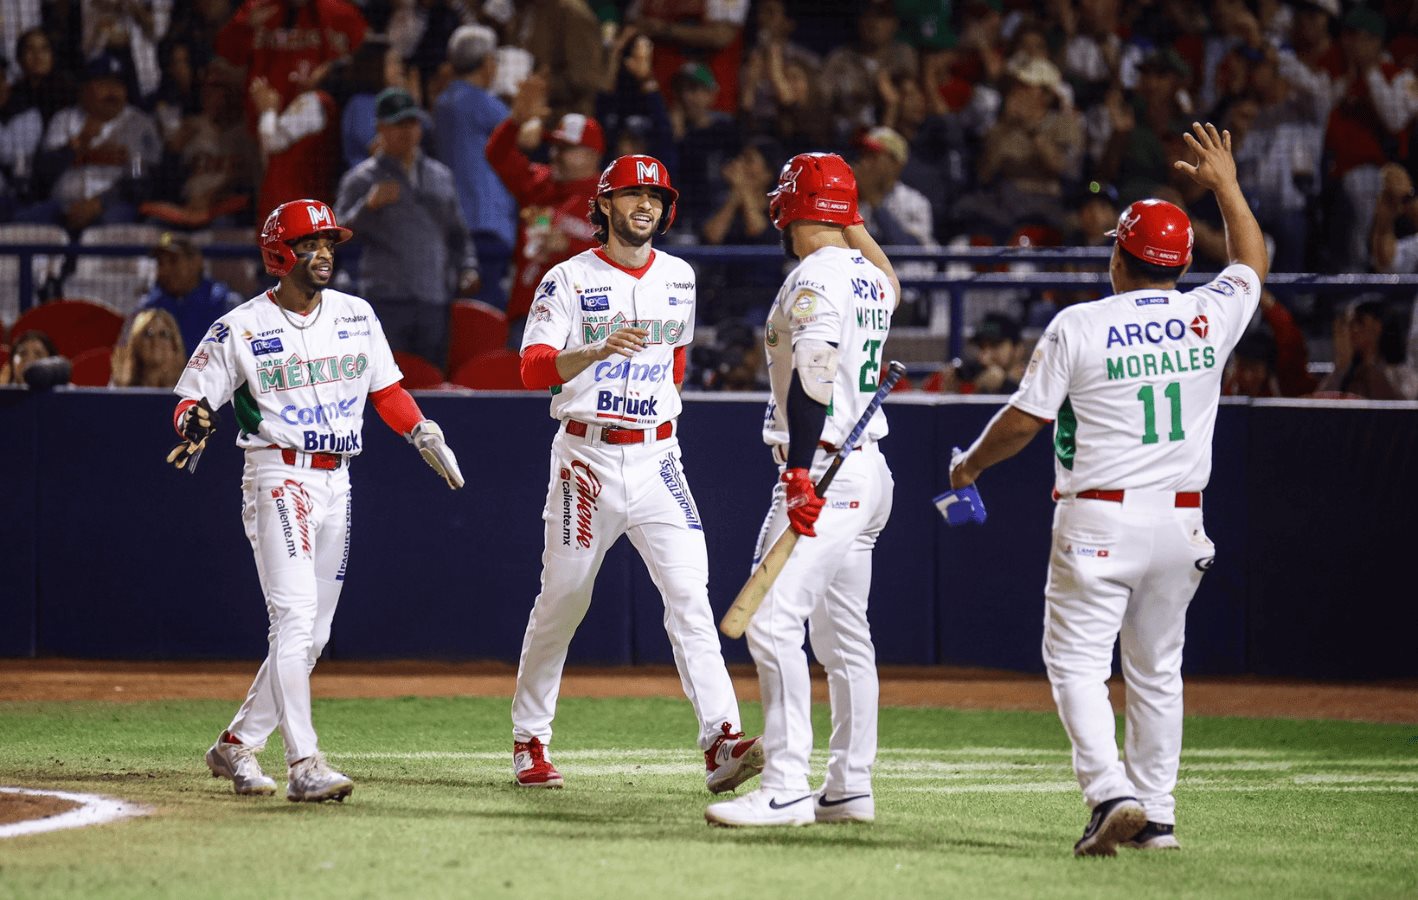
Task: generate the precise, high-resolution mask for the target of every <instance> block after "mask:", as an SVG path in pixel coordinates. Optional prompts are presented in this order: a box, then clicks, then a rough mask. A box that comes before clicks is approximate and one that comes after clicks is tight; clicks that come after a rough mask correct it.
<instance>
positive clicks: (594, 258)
mask: <svg viewBox="0 0 1418 900" xmlns="http://www.w3.org/2000/svg"><path fill="white" fill-rule="evenodd" d="M678 196H679V192H678V191H676V190H675V189H674V188H673V187H672V186H671V185H670V174H669V172H668V171H667V170H666V169H665V167H664V165H663V164H662V163H661V162H660V161H659V160H656V159H654V158H653V157H649V156H638V155H636V156H622V157H620V158H619V159H617V160H615V161H614V162H612V163H611V164H610V165H609V166H607V167H606V169H605V171H604V172H602V173H601V178H600V182H599V184H598V186H597V189H596V197H595V199H594V200H592V202H591V204H590V214H589V218H590V222H591V225H592V227H593V228H594V229H595V231H596V236H597V239H598V240H599V241H601V246H600V247H598V248H596V249H594V250H587V251H584V252H582V253H579V254H577V255H576V256H573V257H572V258H571V259H568V260H566V261H565V262H561V263H558V264H557V265H556V266H553V267H552V269H551V271H550V272H548V273H547V276H546V278H545V279H544V280H543V281H542V282H541V284H540V285H539V286H538V288H537V292H536V296H535V298H534V300H533V302H532V307H531V312H530V314H529V315H528V317H527V329H526V331H525V333H524V335H523V338H522V380H523V382H524V383H525V384H526V385H527V387H529V388H549V389H550V390H551V395H552V399H551V415H552V418H554V419H558V420H559V421H560V422H561V427H560V428H559V429H558V430H557V435H556V438H555V439H554V440H553V441H552V447H551V476H550V483H549V485H548V487H547V505H546V509H544V510H543V511H542V519H543V521H545V523H546V548H545V550H544V552H543V554H542V590H541V593H540V594H538V595H537V600H536V603H535V605H534V606H533V607H532V614H531V617H530V619H529V620H528V621H527V633H526V637H525V638H524V639H523V641H522V658H521V661H520V663H519V664H518V668H517V691H516V694H515V695H514V696H513V699H512V740H513V751H512V767H513V771H514V773H515V774H516V776H517V783H518V784H519V785H522V786H524V787H545V788H559V787H561V786H562V777H561V774H560V773H559V772H557V770H556V768H555V767H554V766H553V765H552V763H551V759H550V758H549V757H548V755H547V749H546V748H547V744H549V743H550V742H551V736H552V728H551V722H552V717H553V715H554V714H555V712H556V698H557V693H558V691H559V690H560V687H561V670H562V667H563V666H564V665H565V663H566V648H567V645H568V644H569V643H570V642H571V636H572V634H574V633H575V631H576V626H577V625H578V624H579V623H580V622H581V619H582V617H583V616H585V614H586V608H587V606H588V605H589V604H590V602H591V588H592V586H593V584H594V582H595V579H596V572H597V570H599V569H600V566H601V560H602V559H603V558H604V557H605V554H606V551H607V550H609V549H610V547H611V545H612V544H614V543H615V542H616V541H617V540H619V539H620V536H621V535H623V534H624V535H629V537H630V542H631V543H632V544H634V545H635V549H636V550H637V551H639V553H640V556H641V558H642V559H644V560H645V564H646V566H647V567H648V568H649V570H650V577H651V578H652V579H653V580H654V582H655V586H656V587H658V588H659V589H660V594H661V595H662V596H663V597H664V602H665V631H666V632H667V633H668V634H669V637H670V644H671V645H672V646H673V648H674V657H675V665H676V667H678V669H679V674H680V681H681V682H682V684H683V685H684V692H685V694H686V695H687V696H688V697H689V700H690V703H691V704H693V706H694V714H695V716H696V718H697V719H698V720H699V746H700V749H701V750H703V751H704V762H705V768H706V772H705V781H706V783H707V785H708V787H709V790H710V791H712V792H714V793H716V794H717V793H721V792H723V791H728V790H732V789H734V788H736V787H738V786H739V785H740V784H742V783H743V782H744V781H746V780H747V779H749V778H751V777H753V776H754V775H756V774H758V772H759V771H760V770H761V769H762V768H763V747H762V745H761V744H760V742H759V740H758V738H745V737H744V736H743V732H742V731H741V730H740V729H739V727H738V725H739V710H738V700H737V698H736V697H735V696H734V686H733V683H732V682H731V681H730V680H729V673H728V670H726V669H725V668H724V659H723V656H722V654H721V653H720V649H719V636H718V633H717V632H716V631H715V627H714V618H713V614H712V612H711V611H710V609H709V589H708V582H709V563H708V555H707V552H706V550H705V546H704V531H703V526H702V524H701V522H700V518H699V510H698V508H697V507H696V506H695V503H694V496H693V495H692V494H691V493H690V490H689V482H688V480H687V479H686V477H685V472H684V467H683V465H682V464H681V462H680V450H679V441H678V439H677V438H676V436H675V431H676V427H677V423H676V418H677V417H678V416H679V413H680V408H681V401H680V396H679V385H680V384H681V383H682V382H683V379H684V365H685V348H686V347H688V346H689V343H690V341H691V340H693V338H694V304H695V277H694V270H693V269H691V268H690V267H689V264H688V263H686V262H684V261H683V260H681V259H678V258H676V257H673V256H670V255H669V254H668V253H664V252H660V251H656V250H654V249H652V247H651V241H652V239H653V237H654V236H655V235H656V234H664V233H665V231H666V230H667V229H668V228H669V227H670V223H671V222H673V221H674V216H675V200H676V199H677V198H678Z"/></svg>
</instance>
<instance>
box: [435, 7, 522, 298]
mask: <svg viewBox="0 0 1418 900" xmlns="http://www.w3.org/2000/svg"><path fill="white" fill-rule="evenodd" d="M496 49H497V40H496V38H495V36H494V35H493V32H492V29H490V28H484V27H483V26H481V25H464V26H463V27H461V28H459V29H457V30H456V31H454V32H453V36H452V37H450V38H449V39H448V61H449V63H450V64H451V65H452V66H453V72H454V75H455V78H454V80H453V81H452V82H451V83H450V84H449V85H448V87H447V88H446V89H444V91H443V93H441V94H439V95H438V100H437V101H436V102H435V103H434V105H433V137H434V148H435V155H436V156H437V157H438V159H439V161H441V162H442V163H443V164H444V165H446V166H448V168H449V169H451V170H452V171H453V183H454V187H455V189H456V191H457V194H458V204H459V206H460V208H461V209H462V211H463V221H465V222H467V223H468V230H469V232H470V233H471V235H472V238H473V246H474V247H475V248H476V249H477V256H478V261H479V263H480V265H481V273H480V274H481V276H482V294H481V299H483V300H485V301H487V302H489V303H492V304H493V305H495V306H501V307H505V306H506V305H507V293H506V290H505V288H504V286H503V280H504V277H505V275H506V274H507V270H508V267H509V264H510V261H511V258H512V248H513V246H514V245H515V243H516V240H517V203H516V201H515V200H513V199H512V195H511V194H509V193H508V192H507V188H506V187H504V186H503V184H502V180H501V179H500V178H498V177H497V173H496V172H494V171H493V169H492V166H491V165H490V164H489V163H488V161H487V154H486V153H485V151H484V148H486V147H487V142H488V138H490V137H491V136H492V131H493V129H494V128H496V127H497V126H498V124H499V123H501V122H502V121H504V120H505V119H506V118H507V117H508V116H509V115H511V111H510V110H509V109H508V108H507V104H505V103H503V102H502V101H501V100H499V99H497V97H495V96H493V94H491V93H490V92H489V90H488V88H489V86H490V85H491V84H492V80H493V78H494V77H495V76H496V74H497V61H496V53H495V52H494V51H496Z"/></svg>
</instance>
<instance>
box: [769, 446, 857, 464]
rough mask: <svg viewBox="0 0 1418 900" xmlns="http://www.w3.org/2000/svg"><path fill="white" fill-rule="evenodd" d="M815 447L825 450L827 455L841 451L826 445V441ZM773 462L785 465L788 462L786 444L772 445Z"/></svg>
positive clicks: (839, 448)
mask: <svg viewBox="0 0 1418 900" xmlns="http://www.w3.org/2000/svg"><path fill="white" fill-rule="evenodd" d="M817 446H818V447H820V448H822V449H823V450H826V451H827V452H828V453H830V454H834V455H835V454H836V453H837V451H839V450H841V449H842V448H841V447H838V446H837V445H836V444H829V443H827V442H826V441H818V442H817ZM773 460H774V461H775V462H778V463H786V462H787V461H788V445H787V444H774V445H773Z"/></svg>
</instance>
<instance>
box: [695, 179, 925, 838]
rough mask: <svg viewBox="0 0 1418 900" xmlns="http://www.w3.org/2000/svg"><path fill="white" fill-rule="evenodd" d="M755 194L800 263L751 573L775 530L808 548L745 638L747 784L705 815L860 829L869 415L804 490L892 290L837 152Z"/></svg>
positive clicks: (778, 371)
mask: <svg viewBox="0 0 1418 900" xmlns="http://www.w3.org/2000/svg"><path fill="white" fill-rule="evenodd" d="M768 196H769V198H770V207H769V213H770V215H771V216H772V218H773V224H774V225H776V226H777V227H778V229H779V230H780V231H782V232H783V245H784V248H785V249H786V250H787V251H788V253H789V255H790V256H792V257H795V258H797V259H800V260H802V262H801V263H800V264H799V265H798V266H797V267H796V268H795V269H793V271H792V273H791V274H789V275H788V277H787V280H786V281H784V282H783V286H782V288H781V289H780V290H779V291H778V296H777V299H776V300H775V301H774V303H773V308H772V310H771V311H770V313H769V316H768V324H767V328H766V333H765V336H764V343H765V345H766V351H767V352H766V355H767V357H768V375H769V381H770V383H771V385H772V399H771V400H770V401H769V404H768V410H767V413H766V416H765V420H764V425H763V439H764V442H765V443H767V444H768V445H769V446H770V447H771V448H772V452H773V458H774V460H775V461H776V462H777V463H778V465H779V468H780V471H781V475H780V478H779V482H780V483H779V484H777V485H775V489H774V493H773V501H772V505H771V506H770V507H769V510H768V516H767V518H766V519H765V520H764V522H763V529H762V531H761V532H760V533H759V538H758V547H757V550H756V552H755V554H754V565H755V566H756V565H757V564H758V561H759V559H761V558H762V556H763V554H764V553H765V552H767V550H768V548H769V547H771V546H772V545H773V543H774V541H776V540H777V538H778V536H779V535H781V534H782V533H783V530H784V529H785V528H792V529H793V530H794V531H796V532H797V533H798V534H800V535H802V536H803V537H805V538H808V540H801V541H799V542H798V545H797V547H796V549H794V551H793V554H792V556H791V557H789V559H788V562H787V564H786V566H785V567H784V568H783V571H782V573H781V574H780V575H779V576H778V579H777V581H775V582H774V584H773V587H772V589H771V590H770V591H769V592H768V594H767V596H766V597H765V598H764V600H763V605H762V606H761V607H760V608H759V610H758V612H757V614H756V615H755V616H754V617H753V619H752V620H750V622H749V626H748V631H747V636H748V646H749V650H750V651H751V652H752V653H753V659H754V662H755V663H757V665H758V683H759V687H760V689H761V691H762V695H763V716H764V728H763V744H764V754H765V756H766V760H767V762H766V766H765V767H764V769H763V777H762V781H761V787H760V788H759V789H758V790H756V791H754V792H752V793H750V794H746V795H744V796H742V797H738V798H736V799H734V800H730V801H727V802H723V803H715V804H713V805H712V806H710V807H709V808H708V810H707V811H706V812H705V817H706V818H707V819H708V821H709V822H710V823H712V824H716V825H741V826H753V825H810V824H812V823H813V822H853V821H856V822H870V821H872V820H873V819H874V818H875V816H876V807H875V802H874V800H873V799H872V787H871V770H872V765H873V763H874V762H875V760H876V717H877V677H876V648H875V647H873V646H872V640H871V629H870V628H869V626H868V624H867V595H868V594H869V592H870V590H871V555H872V548H873V547H874V546H875V545H876V539H877V535H879V534H880V533H881V530H882V528H884V527H886V520H887V518H888V517H889V516H890V515H891V492H892V489H893V481H892V478H891V470H890V469H889V468H887V465H886V458H885V457H884V456H883V455H882V453H881V450H880V449H879V448H878V446H877V442H878V441H880V440H881V438H883V437H885V436H886V432H887V428H886V417H885V416H884V415H882V414H878V415H876V416H874V417H873V418H872V419H871V421H870V424H869V425H868V426H867V430H866V433H865V435H864V436H863V438H862V443H861V447H860V449H858V450H855V451H853V452H852V453H851V454H849V455H848V456H847V457H846V460H845V461H844V462H843V464H842V467H841V469H840V470H839V471H838V473H837V476H836V481H834V482H833V484H832V492H831V494H830V496H828V497H825V498H824V497H818V496H817V494H816V491H815V488H814V483H815V482H816V480H817V479H818V478H820V477H821V476H822V474H823V472H824V471H825V470H826V469H827V466H828V463H829V462H830V458H831V456H832V455H833V454H835V453H836V452H837V449H838V445H839V444H840V443H841V442H842V440H843V439H844V438H845V437H846V436H847V435H848V434H849V433H850V432H851V430H852V427H853V425H855V424H856V422H857V420H858V419H859V418H860V417H861V415H862V413H863V412H864V410H865V409H866V407H867V405H868V404H869V403H870V402H871V399H872V395H873V394H874V393H875V392H876V389H877V379H878V377H879V376H880V373H881V369H882V356H881V350H882V346H883V345H884V344H885V343H886V335H887V331H888V329H889V328H890V325H891V314H892V312H893V311H894V310H895V309H896V303H897V298H898V297H899V296H900V285H899V283H898V282H897V280H896V274H895V272H894V271H893V269H892V267H891V263H890V261H888V260H887V258H886V255H885V254H884V253H882V251H881V248H880V247H878V246H877V244H876V242H875V241H874V240H872V239H871V237H870V236H869V235H868V234H867V231H866V228H864V227H863V226H862V225H861V217H860V216H859V215H857V183H856V179H855V177H854V176H853V174H852V170H851V168H850V167H849V166H848V165H847V163H846V162H845V161H843V159H842V158H841V157H840V156H836V155H833V154H827V153H804V154H800V155H798V156H795V157H793V158H792V159H791V160H789V161H788V164H787V165H785V166H784V167H783V169H782V172H781V173H780V174H779V176H778V185H777V188H776V190H774V191H773V192H772V193H770V194H769V195H768ZM805 625H806V627H807V629H808V633H809V636H810V638H811V640H812V649H813V653H814V655H815V656H816V657H817V659H818V661H819V662H821V663H822V665H823V666H824V667H825V668H826V669H827V683H828V692H829V699H830V700H831V704H832V736H831V739H830V740H829V742H828V748H829V754H830V755H829V758H828V763H827V777H826V779H825V780H824V782H823V785H822V788H821V790H819V791H817V792H816V793H814V792H813V791H812V790H811V789H810V788H809V786H808V774H809V765H808V757H809V754H810V753H811V752H812V719H811V700H812V697H811V686H810V683H809V679H808V665H807V655H806V654H805V653H804V652H803V629H804V626H805Z"/></svg>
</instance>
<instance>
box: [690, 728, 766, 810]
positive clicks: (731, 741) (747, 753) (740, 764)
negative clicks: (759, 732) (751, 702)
mask: <svg viewBox="0 0 1418 900" xmlns="http://www.w3.org/2000/svg"><path fill="white" fill-rule="evenodd" d="M729 727H730V726H729V723H728V722H725V723H724V724H723V726H722V728H723V731H722V732H721V733H720V734H719V736H718V737H716V738H714V743H713V744H712V745H710V747H709V749H708V750H705V751H704V768H705V770H706V771H705V773H704V783H705V785H707V786H708V788H709V793H711V794H722V793H724V792H725V791H732V790H733V789H734V788H736V787H738V786H739V785H741V784H743V783H744V782H745V781H748V780H749V779H750V778H752V777H753V776H755V775H757V774H758V773H759V772H762V771H763V741H762V739H761V738H756V737H755V738H747V739H745V738H744V736H743V732H742V731H739V732H733V731H730V730H729Z"/></svg>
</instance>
